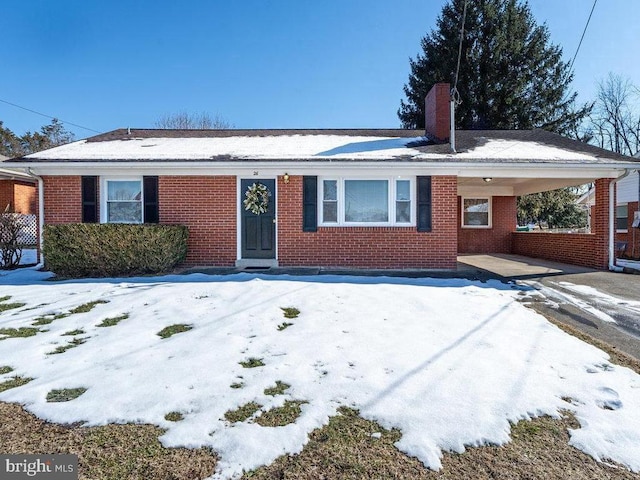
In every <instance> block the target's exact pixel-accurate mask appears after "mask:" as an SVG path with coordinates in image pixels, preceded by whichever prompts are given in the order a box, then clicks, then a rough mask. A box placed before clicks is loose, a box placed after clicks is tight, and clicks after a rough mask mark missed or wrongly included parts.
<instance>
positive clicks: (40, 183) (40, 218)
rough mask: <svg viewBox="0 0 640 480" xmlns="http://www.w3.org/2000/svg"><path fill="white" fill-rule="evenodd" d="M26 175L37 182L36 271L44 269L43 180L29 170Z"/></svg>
mask: <svg viewBox="0 0 640 480" xmlns="http://www.w3.org/2000/svg"><path fill="white" fill-rule="evenodd" d="M26 171H27V174H28V175H29V176H30V177H31V178H35V179H36V180H37V181H38V232H39V235H38V237H39V238H38V246H39V247H40V248H39V249H38V250H39V255H38V264H37V265H36V266H35V268H36V269H40V268H43V267H44V254H43V253H42V247H43V246H44V180H42V177H39V176H38V175H36V174H35V173H33V172H32V171H31V168H27V169H26Z"/></svg>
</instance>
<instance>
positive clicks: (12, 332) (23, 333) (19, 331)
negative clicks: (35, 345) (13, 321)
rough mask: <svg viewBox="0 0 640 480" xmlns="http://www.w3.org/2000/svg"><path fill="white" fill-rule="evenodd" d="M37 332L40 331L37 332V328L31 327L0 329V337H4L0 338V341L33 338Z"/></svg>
mask: <svg viewBox="0 0 640 480" xmlns="http://www.w3.org/2000/svg"><path fill="white" fill-rule="evenodd" d="M39 331H40V330H38V329H37V328H31V327H20V328H0V335H4V337H2V338H0V340H5V339H7V338H18V337H33V336H34V335H35V334H36V333H38V332H39Z"/></svg>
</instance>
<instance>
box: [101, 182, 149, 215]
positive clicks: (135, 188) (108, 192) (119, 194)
mask: <svg viewBox="0 0 640 480" xmlns="http://www.w3.org/2000/svg"><path fill="white" fill-rule="evenodd" d="M102 193H103V194H102V198H103V199H104V200H103V205H104V207H105V208H104V209H103V212H104V216H103V219H102V220H103V222H105V223H142V222H143V218H142V209H143V203H142V179H105V180H104V183H103V189H102Z"/></svg>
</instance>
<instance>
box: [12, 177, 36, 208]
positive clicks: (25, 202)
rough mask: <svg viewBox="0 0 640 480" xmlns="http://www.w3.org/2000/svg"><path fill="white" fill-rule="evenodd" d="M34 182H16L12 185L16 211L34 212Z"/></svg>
mask: <svg viewBox="0 0 640 480" xmlns="http://www.w3.org/2000/svg"><path fill="white" fill-rule="evenodd" d="M36 190H37V188H36V184H34V183H28V182H16V183H15V185H14V187H13V199H14V209H15V211H16V213H28V214H36V213H38V212H37V210H36Z"/></svg>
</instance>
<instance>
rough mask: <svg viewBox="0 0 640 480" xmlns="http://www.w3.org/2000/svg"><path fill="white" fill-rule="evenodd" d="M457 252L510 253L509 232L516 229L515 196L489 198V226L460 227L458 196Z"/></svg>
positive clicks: (460, 210) (460, 207)
mask: <svg viewBox="0 0 640 480" xmlns="http://www.w3.org/2000/svg"><path fill="white" fill-rule="evenodd" d="M457 219H458V220H457V221H458V252H460V253H511V232H513V231H514V230H515V229H516V223H517V221H518V220H517V205H516V197H493V198H492V199H491V225H492V226H491V228H462V198H461V197H458V217H457Z"/></svg>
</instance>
